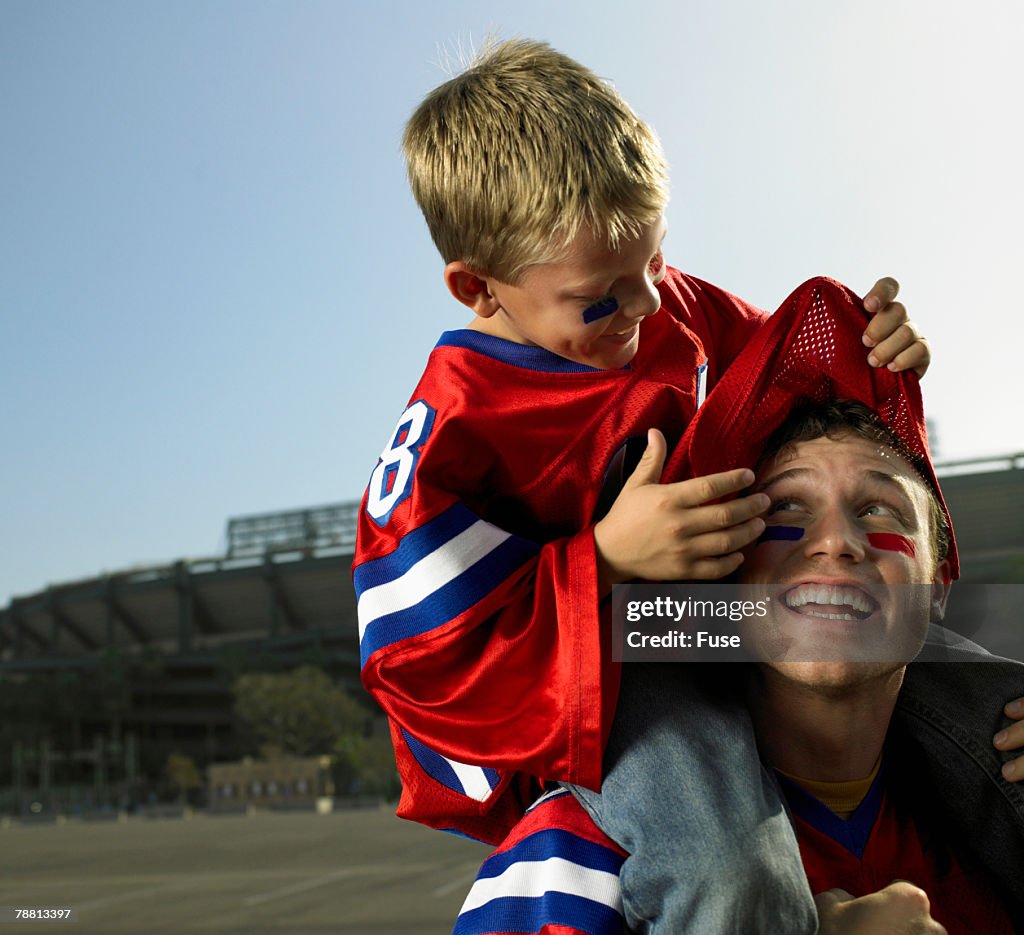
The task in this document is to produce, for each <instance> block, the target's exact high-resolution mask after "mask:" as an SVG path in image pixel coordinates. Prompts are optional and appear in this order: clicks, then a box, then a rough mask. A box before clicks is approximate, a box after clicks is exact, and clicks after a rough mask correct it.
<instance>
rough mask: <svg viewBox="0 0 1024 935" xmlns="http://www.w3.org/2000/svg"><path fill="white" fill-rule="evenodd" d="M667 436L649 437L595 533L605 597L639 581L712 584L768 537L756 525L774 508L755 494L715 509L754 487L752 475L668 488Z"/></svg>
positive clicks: (653, 432)
mask: <svg viewBox="0 0 1024 935" xmlns="http://www.w3.org/2000/svg"><path fill="white" fill-rule="evenodd" d="M666 453H667V445H666V443H665V436H664V435H662V434H661V432H659V431H658V430H657V429H651V430H650V431H649V432H648V433H647V449H646V450H645V451H644V455H643V457H642V458H641V459H640V463H639V464H638V465H637V466H636V470H635V471H633V473H632V474H631V475H630V477H629V479H628V480H627V481H626V483H625V485H624V486H623V488H622V491H621V492H620V493H619V495H618V497H616V499H615V502H614V503H613V504H612V507H611V509H610V510H609V511H608V515H607V516H605V518H604V519H602V520H601V521H600V522H599V523H597V525H596V526H594V543H595V546H596V549H597V569H598V583H599V586H600V591H601V594H602V595H603V594H606V593H608V591H609V590H610V589H611V586H612V585H613V584H621V583H622V582H624V581H631V580H632V579H634V578H646V579H647V580H648V581H687V580H713V579H717V578H722V577H724V576H725V575H728V574H729V573H730V572H732V571H735V570H736V569H737V568H738V567H739V565H740V563H741V562H742V561H743V556H742V555H740V552H739V550H740V549H742V548H743V547H744V546H746V545H749V544H750V543H751V542H753V541H754V540H755V539H756V538H757V537H758V536H759V535H761V533H762V532H764V526H765V524H764V520H762V519H760V518H758V517H759V515H760V514H761V513H763V512H764V511H765V510H766V509H767V508H768V505H769V503H770V502H771V501H770V499H769V497H768V496H767V495H766V494H762V493H757V494H753V495H752V496H749V497H742V498H740V499H736V500H732V501H730V502H729V503H714V504H710V503H709V501H712V500H717V499H719V498H720V497H724V496H727V495H728V494H731V493H737V492H738V491H740V490H743V489H744V488H745V487H749V486H750V485H751V484H752V483H753V482H754V472H753V471H749V470H747V469H746V468H741V469H739V470H735V471H726V472H724V473H722V474H709V475H708V476H707V477H695V478H693V479H692V480H685V481H679V482H678V483H675V484H662V483H660V480H661V471H662V468H663V467H664V465H665V455H666Z"/></svg>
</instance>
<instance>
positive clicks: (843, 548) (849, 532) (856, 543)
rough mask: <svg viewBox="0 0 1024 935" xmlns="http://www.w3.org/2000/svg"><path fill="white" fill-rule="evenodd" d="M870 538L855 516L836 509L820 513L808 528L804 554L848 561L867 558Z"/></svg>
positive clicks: (858, 560)
mask: <svg viewBox="0 0 1024 935" xmlns="http://www.w3.org/2000/svg"><path fill="white" fill-rule="evenodd" d="M865 547H866V540H865V538H864V532H863V530H861V529H860V527H859V526H858V524H857V523H856V521H855V518H854V517H852V516H850V515H849V514H848V513H846V512H845V511H844V510H841V509H838V508H833V509H830V510H828V511H826V512H825V513H822V514H819V515H818V517H816V519H815V521H814V522H813V523H812V524H811V525H810V526H808V527H807V532H806V539H805V542H804V554H805V555H807V556H808V557H817V558H832V559H839V560H842V561H847V562H860V561H863V560H864V555H865Z"/></svg>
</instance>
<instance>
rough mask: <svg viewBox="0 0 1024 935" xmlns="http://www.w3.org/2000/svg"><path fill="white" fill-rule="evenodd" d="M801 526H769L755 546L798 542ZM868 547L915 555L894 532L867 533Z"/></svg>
mask: <svg viewBox="0 0 1024 935" xmlns="http://www.w3.org/2000/svg"><path fill="white" fill-rule="evenodd" d="M804 532H805V530H804V528H803V526H769V527H767V528H766V529H765V531H764V532H763V533H761V538H760V539H758V540H757V544H758V545H760V544H761V543H762V542H799V541H800V540H801V539H802V538H803V537H804ZM867 540H868V545H870V546H871V547H872V548H873V549H881V550H883V551H885V552H902V553H903V554H904V555H908V556H909V557H910V558H913V557H914V556H915V555H916V554H917V550H916V549H915V548H914V543H913V541H912V540H910V539H908V538H907V537H906V536H901V535H900V534H899V533H895V532H869V533H868V534H867Z"/></svg>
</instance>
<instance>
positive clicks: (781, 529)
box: [757, 526, 804, 545]
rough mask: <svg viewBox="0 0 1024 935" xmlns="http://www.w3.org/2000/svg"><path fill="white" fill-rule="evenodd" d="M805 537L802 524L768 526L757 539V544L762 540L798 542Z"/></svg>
mask: <svg viewBox="0 0 1024 935" xmlns="http://www.w3.org/2000/svg"><path fill="white" fill-rule="evenodd" d="M803 537H804V529H803V527H802V526H768V527H767V528H766V529H765V531H764V532H763V533H761V537H760V538H759V539H758V540H757V545H760V544H761V543H762V542H797V541H798V540H800V539H802V538H803Z"/></svg>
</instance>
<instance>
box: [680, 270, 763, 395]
mask: <svg viewBox="0 0 1024 935" xmlns="http://www.w3.org/2000/svg"><path fill="white" fill-rule="evenodd" d="M661 290H662V296H663V299H664V304H665V307H666V308H670V309H672V308H681V309H683V310H685V311H684V312H683V314H684V315H685V317H686V324H687V326H688V327H689V328H690V329H691V330H693V331H694V333H695V334H696V335H697V336H698V337H699V338H700V341H701V343H702V344H703V345H704V347H705V349H706V350H707V352H708V365H709V366H708V384H707V385H708V389H710V388H711V387H712V386H714V385H715V383H717V382H718V378H719V377H720V376H721V375H722V374H723V373H724V372H725V370H726V369H727V368H728V366H729V365H730V364H731V363H732V362H733V360H735V359H736V356H737V355H738V354H739V352H740V351H741V350H742V349H743V347H744V345H746V343H747V342H748V341H749V340H750V339H751V338H752V337H753V336H754V334H755V333H756V332H757V331H758V329H759V328H760V327H761V325H762V324H763V323H764V322H765V321H766V320H767V319H768V317H769V315H768V313H767V312H765V311H763V310H761V309H759V308H757V307H756V306H754V305H751V304H750V303H749V302H745V301H744V300H743V299H740V298H738V297H737V296H734V295H732V294H731V293H729V292H726V290H725V289H721V288H719V287H718V286H715V285H712V284H711V283H709V282H705V281H704V280H702V279H698V278H697V277H696V276H690V275H689V274H687V273H681V272H680V271H679V270H676V269H673V268H669V269H668V271H667V274H666V277H665V280H664V282H663V284H662V286H661Z"/></svg>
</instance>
